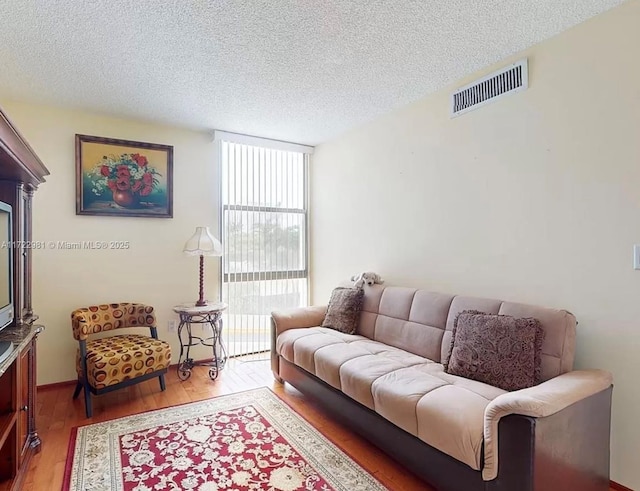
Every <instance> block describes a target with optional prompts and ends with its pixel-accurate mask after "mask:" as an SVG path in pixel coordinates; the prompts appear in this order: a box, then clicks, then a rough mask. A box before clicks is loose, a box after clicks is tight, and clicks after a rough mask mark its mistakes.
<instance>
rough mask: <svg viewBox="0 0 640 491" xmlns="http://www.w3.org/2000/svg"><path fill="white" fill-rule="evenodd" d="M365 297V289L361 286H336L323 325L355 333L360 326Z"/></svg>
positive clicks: (347, 332)
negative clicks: (359, 321)
mask: <svg viewBox="0 0 640 491" xmlns="http://www.w3.org/2000/svg"><path fill="white" fill-rule="evenodd" d="M363 299H364V291H363V290H362V289H361V288H336V289H335V290H333V292H331V299H330V300H329V306H328V307H327V314H326V315H325V318H324V321H322V327H330V328H331V329H335V330H336V331H340V332H344V333H346V334H354V333H355V332H356V328H357V327H358V318H359V317H360V310H361V309H362V301H363Z"/></svg>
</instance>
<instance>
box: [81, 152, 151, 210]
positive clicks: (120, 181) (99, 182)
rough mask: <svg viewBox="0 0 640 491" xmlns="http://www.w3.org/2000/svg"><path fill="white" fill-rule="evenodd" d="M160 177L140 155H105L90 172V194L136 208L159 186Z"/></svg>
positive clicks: (145, 158)
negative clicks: (107, 197)
mask: <svg viewBox="0 0 640 491" xmlns="http://www.w3.org/2000/svg"><path fill="white" fill-rule="evenodd" d="M158 177H161V174H160V173H159V172H158V171H157V170H156V169H155V168H153V167H150V166H149V160H148V159H147V157H145V156H144V155H142V154H139V153H123V154H121V155H105V156H103V157H102V160H101V161H100V162H98V163H97V164H96V165H95V167H94V168H93V170H92V179H91V183H92V188H91V192H92V193H93V194H94V195H96V196H101V195H103V194H104V193H108V194H110V195H111V196H112V197H113V202H114V203H115V204H117V205H119V206H122V207H123V208H138V207H140V206H141V204H142V202H143V199H144V198H145V197H146V196H149V195H150V194H151V193H152V192H153V190H154V189H156V188H157V187H158V184H159V183H160V181H159V179H158Z"/></svg>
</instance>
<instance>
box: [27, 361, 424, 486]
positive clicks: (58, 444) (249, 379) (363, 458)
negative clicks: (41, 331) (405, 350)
mask: <svg viewBox="0 0 640 491" xmlns="http://www.w3.org/2000/svg"><path fill="white" fill-rule="evenodd" d="M263 386H267V387H270V388H271V389H272V390H273V391H274V392H275V393H276V394H278V395H279V396H280V397H281V398H282V399H284V400H285V401H286V402H288V403H289V404H290V405H291V406H292V407H294V408H295V410H296V411H297V412H298V413H299V414H300V415H302V416H303V417H304V418H305V419H306V420H308V421H309V422H310V423H311V424H312V425H313V426H314V427H315V428H317V429H318V430H319V431H320V432H322V433H323V434H324V435H325V436H326V437H327V438H329V439H330V440H331V441H333V442H334V443H335V444H336V445H337V446H339V447H340V448H342V449H343V450H344V451H345V452H346V453H347V454H349V455H350V456H351V458H353V459H354V460H355V461H357V462H358V463H359V464H360V465H361V466H362V467H364V468H365V469H367V470H368V471H369V472H370V473H371V474H373V475H375V476H376V477H377V478H378V479H379V480H380V481H381V482H382V483H383V484H384V485H385V486H386V487H388V488H389V489H391V490H402V491H418V490H420V491H436V490H434V489H433V488H430V487H429V486H427V485H426V484H424V483H423V482H422V481H420V480H418V479H417V478H416V477H414V476H413V475H412V474H410V473H409V472H408V471H406V470H405V469H404V468H402V467H400V466H399V465H398V464H396V463H395V462H394V461H393V460H392V459H390V458H389V457H387V456H386V455H385V454H384V453H382V452H381V451H380V450H378V449H377V448H375V447H373V446H372V445H370V444H369V443H367V442H366V441H365V440H363V439H362V438H360V437H359V436H357V435H355V434H354V433H352V432H351V431H349V430H348V429H345V428H343V427H341V426H340V425H339V424H337V423H336V422H335V421H334V420H333V419H331V418H330V417H329V416H328V414H326V413H325V412H324V411H323V410H322V409H320V408H319V407H318V406H316V405H314V404H313V403H311V402H310V401H308V400H307V399H305V398H304V396H303V395H302V394H301V393H300V392H298V391H297V390H295V389H294V388H293V387H291V386H290V385H285V386H283V385H281V384H279V383H277V382H275V381H274V379H273V376H272V374H271V370H270V366H269V362H268V361H267V360H259V361H238V360H230V361H229V363H228V364H227V367H225V369H224V371H223V372H222V374H221V375H220V377H219V378H218V380H216V381H215V382H213V381H211V380H210V379H209V378H208V375H207V369H206V368H205V367H196V368H195V369H194V371H193V375H192V376H191V378H190V379H189V380H186V381H184V382H183V381H181V380H179V379H178V377H177V375H176V371H175V369H171V370H170V371H169V373H168V375H167V390H166V391H164V392H160V389H159V387H158V381H157V379H155V380H151V381H147V382H143V383H141V384H138V385H136V386H133V387H129V388H127V389H123V390H120V391H116V392H112V393H110V394H105V395H102V396H99V397H94V399H93V401H94V416H93V418H90V419H87V418H86V417H85V412H84V406H83V402H82V396H81V397H79V398H78V399H77V400H75V401H74V400H72V398H71V396H72V394H73V389H74V386H73V385H68V386H62V387H53V388H45V389H39V390H38V407H37V428H38V433H39V434H40V437H41V438H42V442H43V443H42V451H41V452H40V453H39V454H37V455H36V456H35V457H34V458H33V459H32V461H31V463H30V466H29V471H28V473H27V475H26V478H25V483H24V486H23V491H50V490H58V489H60V488H61V486H62V480H63V475H64V467H65V461H66V456H67V447H68V445H69V437H70V433H71V429H72V428H73V427H75V426H82V425H86V424H90V423H96V422H99V421H105V420H108V419H114V418H119V417H122V416H127V415H129V414H133V413H138V412H142V411H148V410H152V409H160V408H163V407H168V406H174V405H176V404H183V403H188V402H193V401H199V400H202V399H207V398H210V397H215V396H219V395H224V394H230V393H232V392H239V391H243V390H249V389H253V388H256V387H263Z"/></svg>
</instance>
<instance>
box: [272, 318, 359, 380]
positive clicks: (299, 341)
mask: <svg viewBox="0 0 640 491" xmlns="http://www.w3.org/2000/svg"><path fill="white" fill-rule="evenodd" d="M365 339H366V338H365V337H363V336H359V335H357V334H344V333H341V332H339V331H336V330H335V329H331V328H328V327H308V328H303V329H289V330H287V331H285V332H283V333H282V334H280V335H279V336H278V339H277V341H276V351H277V353H278V354H279V355H280V356H282V357H283V358H284V359H285V360H287V361H289V362H291V363H294V364H296V365H298V366H299V367H301V368H304V369H305V370H306V371H308V372H309V373H313V374H314V375H315V374H316V368H315V360H314V355H315V353H316V351H318V350H319V349H320V348H323V347H325V346H332V345H345V344H347V343H352V342H354V341H360V340H365Z"/></svg>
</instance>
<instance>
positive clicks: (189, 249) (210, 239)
mask: <svg viewBox="0 0 640 491" xmlns="http://www.w3.org/2000/svg"><path fill="white" fill-rule="evenodd" d="M183 252H184V253H185V254H189V255H190V256H200V298H198V301H197V302H196V307H203V306H205V305H207V301H206V300H205V299H204V256H222V244H220V241H219V240H218V239H216V238H215V237H214V236H213V235H211V232H210V231H209V227H196V232H195V233H194V234H193V235H192V236H191V238H190V239H189V240H187V242H186V243H185V245H184V249H183Z"/></svg>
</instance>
